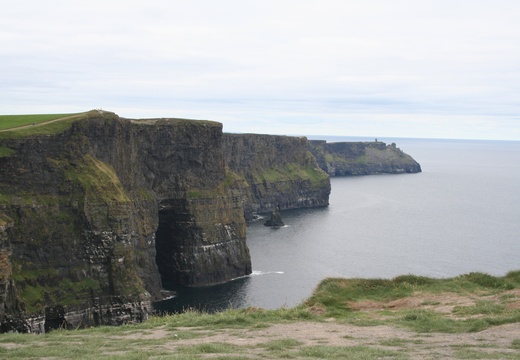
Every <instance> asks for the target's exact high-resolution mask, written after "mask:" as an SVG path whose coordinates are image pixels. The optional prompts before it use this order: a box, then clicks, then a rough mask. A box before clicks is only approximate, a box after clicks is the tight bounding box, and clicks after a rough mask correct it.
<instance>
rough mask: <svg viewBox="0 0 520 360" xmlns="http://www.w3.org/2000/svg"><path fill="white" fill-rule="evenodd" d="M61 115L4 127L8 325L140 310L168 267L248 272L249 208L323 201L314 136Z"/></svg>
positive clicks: (0, 260)
mask: <svg viewBox="0 0 520 360" xmlns="http://www.w3.org/2000/svg"><path fill="white" fill-rule="evenodd" d="M60 124H61V125H60V127H59V128H58V129H57V128H56V124H52V125H51V124H48V125H42V126H41V127H38V129H40V130H38V131H31V132H30V134H28V133H27V132H24V131H18V130H16V131H9V132H3V133H1V134H0V150H1V151H0V169H1V171H0V331H2V332H5V331H12V330H14V331H23V332H36V333H41V332H45V331H48V330H49V329H53V328H57V327H65V328H72V327H83V326H92V325H102V324H110V325H116V324H123V323H128V322H136V321H137V322H138V321H142V320H143V319H146V318H147V317H148V314H149V313H150V312H151V311H152V302H153V301H155V300H158V299H160V292H161V288H162V286H161V280H163V281H167V282H169V283H173V284H177V285H187V286H205V285H212V284H217V283H221V282H225V281H229V280H230V279H233V278H236V277H239V276H243V275H247V274H249V273H251V259H250V255H249V249H248V248H247V245H246V241H245V240H246V218H248V219H251V217H252V213H253V212H256V211H269V210H272V209H274V208H276V207H279V208H281V209H288V208H295V207H302V206H307V207H309V206H324V205H327V204H328V196H329V193H330V182H329V178H328V176H327V174H325V172H323V171H322V170H321V169H319V167H318V165H317V163H316V160H315V159H314V157H313V156H312V155H311V154H310V153H309V151H308V149H307V145H308V144H307V140H306V139H305V138H294V137H283V136H279V137H278V136H270V135H234V134H223V133H222V124H220V123H217V122H212V121H194V120H185V119H144V120H131V119H124V118H120V117H119V116H117V115H116V114H113V113H110V112H105V111H91V112H88V113H85V114H83V115H82V116H79V117H75V118H74V119H73V120H72V119H69V120H67V121H63V122H61V123H60ZM64 124H65V126H64ZM34 129H36V126H35V127H34V128H33V130H34Z"/></svg>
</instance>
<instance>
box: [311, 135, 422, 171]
mask: <svg viewBox="0 0 520 360" xmlns="http://www.w3.org/2000/svg"><path fill="white" fill-rule="evenodd" d="M309 150H310V151H311V152H312V154H313V155H314V156H315V157H316V160H317V162H318V165H319V166H320V168H321V169H323V170H324V171H325V172H327V173H328V174H329V175H330V176H346V175H375V174H404V173H418V172H421V166H420V165H419V164H418V163H417V162H416V161H415V160H414V159H413V158H412V157H411V156H410V155H407V154H405V153H404V152H403V151H401V150H400V149H399V148H397V147H396V145H395V144H394V143H392V144H391V145H387V144H385V143H384V142H381V141H376V142H337V143H327V142H326V141H322V140H313V141H309Z"/></svg>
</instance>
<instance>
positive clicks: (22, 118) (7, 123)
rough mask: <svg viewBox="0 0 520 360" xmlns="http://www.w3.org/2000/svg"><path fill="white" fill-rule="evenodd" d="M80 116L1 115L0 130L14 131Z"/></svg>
mask: <svg viewBox="0 0 520 360" xmlns="http://www.w3.org/2000/svg"><path fill="white" fill-rule="evenodd" d="M73 115H78V113H73V114H33V115H0V130H4V129H12V128H16V127H20V126H25V125H31V124H39V123H42V122H46V121H52V120H56V119H60V118H64V117H69V116H73Z"/></svg>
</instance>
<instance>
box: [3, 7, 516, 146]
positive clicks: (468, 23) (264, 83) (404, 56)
mask: <svg viewBox="0 0 520 360" xmlns="http://www.w3.org/2000/svg"><path fill="white" fill-rule="evenodd" d="M0 3H1V12H0V113H2V114H27V113H56V112H59V113H64V112H78V111H86V110H90V109H94V108H102V109H105V110H109V111H113V112H115V113H117V114H118V115H120V116H123V117H130V118H146V117H186V118H193V119H210V120H216V121H220V122H222V123H224V131H227V132H255V133H269V134H305V135H346V136H370V137H379V138H381V139H384V137H385V136H386V137H427V138H473V139H512V140H520V20H519V19H520V1H518V0H510V1H507V0H467V1H466V0H449V1H443V0H381V1H379V0H359V1H357V0H355V1H352V0H337V1H336V0H319V1H306V0H297V1H292V0H275V1H273V0H258V1H257V0H207V1H204V0H183V1H171V0H169V1H166V0H165V1H155V0H147V1H144V0H143V1H132V0H125V1H110V0H104V1H98V0H89V1H82V0H80V1H78V0H76V1H70V0H67V1H58V0H56V1H53V0H45V1H41V0H33V1H31V0H16V1H14V0H0Z"/></svg>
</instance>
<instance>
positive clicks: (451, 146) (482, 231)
mask: <svg viewBox="0 0 520 360" xmlns="http://www.w3.org/2000/svg"><path fill="white" fill-rule="evenodd" d="M321 138H322V139H323V138H325V137H321ZM327 140H329V141H368V140H373V139H360V138H328V139H327ZM380 140H381V141H385V142H387V143H390V142H396V144H397V146H398V147H399V148H401V149H402V150H403V151H405V152H406V153H408V154H410V155H411V156H412V157H413V158H414V159H415V160H417V161H418V162H419V163H420V164H421V167H422V170H423V172H422V173H420V174H406V175H377V176H363V177H342V178H333V179H331V182H332V193H331V197H330V206H328V207H326V208H318V209H304V210H290V211H284V212H282V218H283V220H284V222H285V224H286V227H284V228H280V229H271V228H267V227H265V226H263V221H262V220H260V221H257V222H255V223H253V224H251V225H250V226H249V227H248V231H247V242H248V244H249V248H250V251H251V258H252V262H253V270H254V271H253V274H252V275H251V276H248V277H244V278H240V279H236V280H234V281H231V282H229V283H227V284H223V285H219V286H212V287H206V288H200V289H186V288H176V289H175V290H177V291H178V296H177V297H175V298H172V299H170V300H166V301H163V302H160V303H158V304H156V307H157V308H158V309H159V310H166V311H180V310H182V309H183V308H187V307H195V308H199V309H205V310H208V311H215V310H221V309H224V308H228V307H235V308H236V307H246V306H256V307H263V308H268V309H273V308H278V307H281V306H288V307H290V306H294V305H297V304H299V303H301V302H302V301H303V300H305V299H306V298H307V297H308V296H310V295H311V293H312V291H313V289H314V288H315V287H316V285H317V284H318V283H319V282H320V281H321V280H322V279H324V278H326V277H331V276H333V277H364V278H365V277H368V278H374V277H379V278H392V277H395V276H397V275H403V274H416V275H425V276H432V277H451V276H456V275H460V274H464V273H468V272H472V271H481V272H486V273H489V274H492V275H504V274H505V273H507V272H508V271H511V270H517V269H520V142H507V141H468V140H430V139H391V138H389V139H380Z"/></svg>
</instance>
